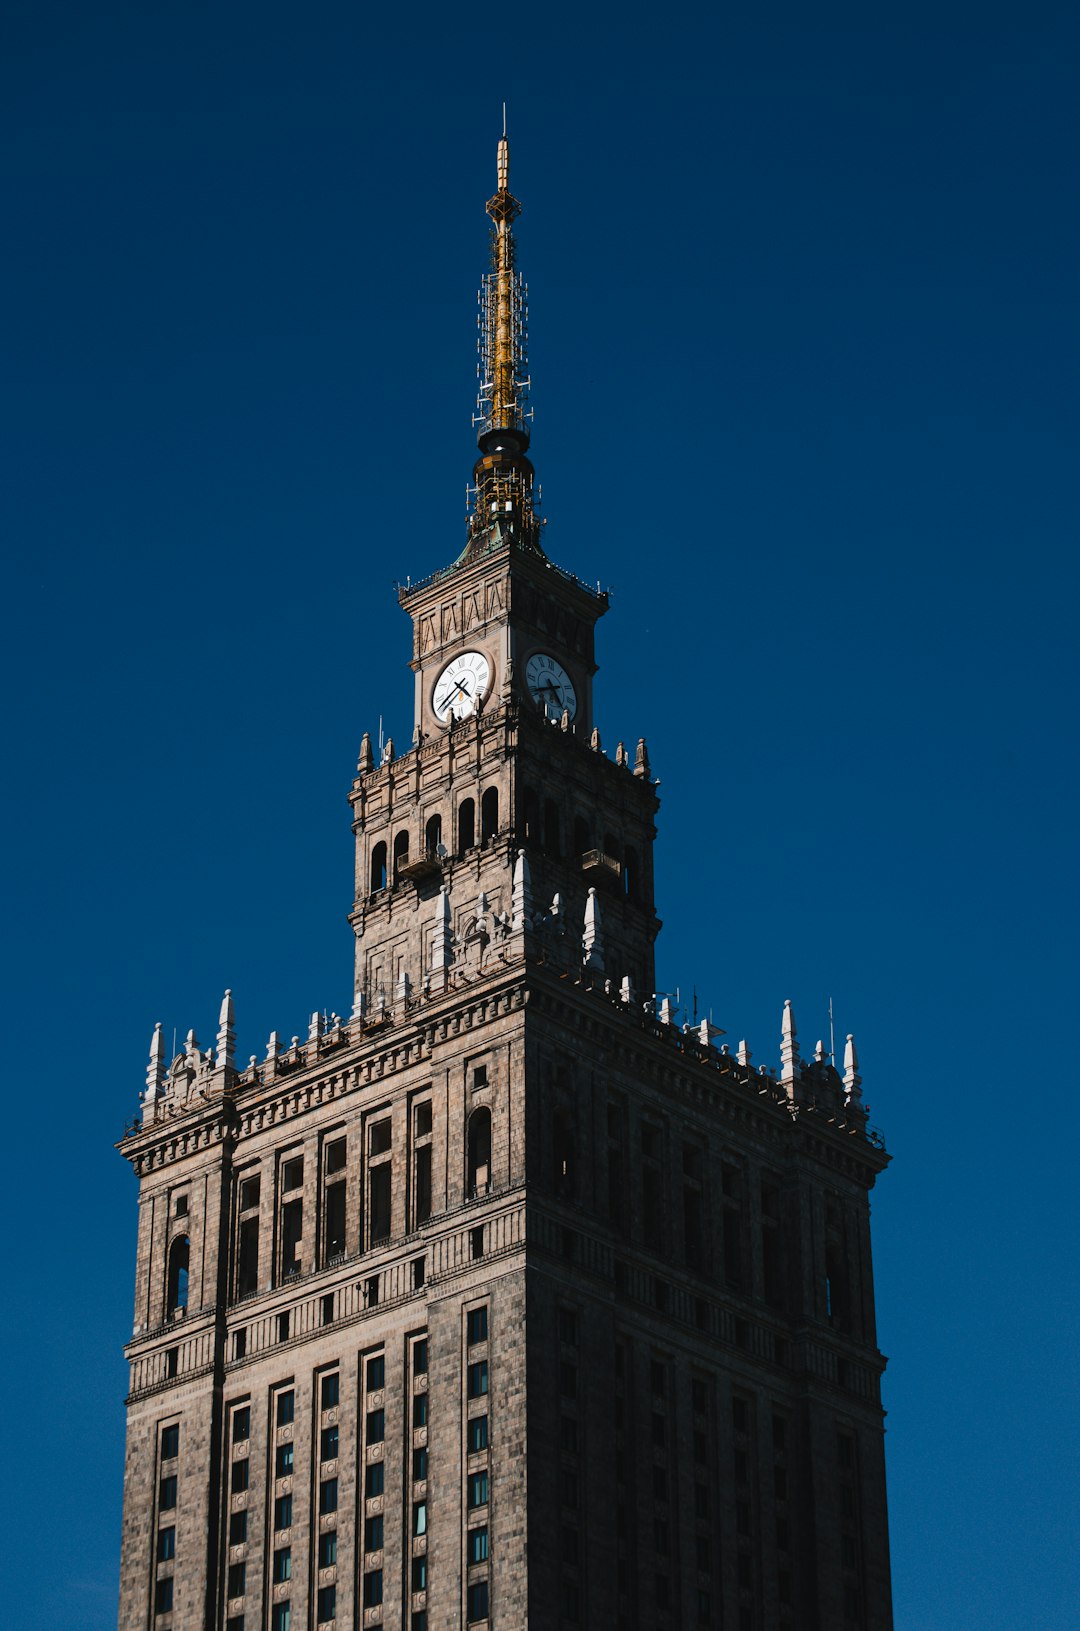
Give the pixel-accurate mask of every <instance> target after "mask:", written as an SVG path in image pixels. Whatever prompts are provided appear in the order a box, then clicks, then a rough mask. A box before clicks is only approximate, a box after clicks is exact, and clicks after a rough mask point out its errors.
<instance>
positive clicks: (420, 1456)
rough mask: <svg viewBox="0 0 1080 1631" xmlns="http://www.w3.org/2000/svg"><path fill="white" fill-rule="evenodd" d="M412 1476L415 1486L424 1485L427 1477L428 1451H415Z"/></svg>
mask: <svg viewBox="0 0 1080 1631" xmlns="http://www.w3.org/2000/svg"><path fill="white" fill-rule="evenodd" d="M412 1475H413V1483H414V1484H422V1483H423V1482H424V1480H425V1478H426V1477H427V1451H426V1450H423V1449H421V1450H414V1451H413V1453H412Z"/></svg>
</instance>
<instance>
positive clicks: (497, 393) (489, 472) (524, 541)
mask: <svg viewBox="0 0 1080 1631" xmlns="http://www.w3.org/2000/svg"><path fill="white" fill-rule="evenodd" d="M496 176H497V179H498V190H497V192H496V194H495V196H494V198H492V199H489V200H488V205H487V212H488V214H489V215H490V217H491V270H490V272H488V273H487V274H486V275H485V277H484V281H483V283H482V284H481V286H480V368H479V373H480V390H479V392H478V394H477V399H476V406H477V413H476V418H475V420H474V421H473V422H474V424H476V425H478V426H479V430H478V433H477V437H476V440H477V442H478V443H479V446H480V457H479V458H478V459H477V461H476V464H475V466H474V467H473V484H472V487H471V488H470V490H469V499H470V502H469V518H468V541H467V543H466V545H465V549H464V550H463V551H462V554H461V555H460V556H459V557H458V561H459V562H461V561H464V560H468V559H472V558H474V557H475V556H477V555H478V554H484V553H488V552H490V551H492V550H496V549H502V548H504V547H506V546H510V547H513V548H517V549H528V550H531V551H533V552H535V553H537V554H539V555H543V553H544V552H543V550H542V549H541V547H540V527H541V522H540V519H539V517H538V516H537V514H536V501H535V499H534V496H533V478H534V471H533V467H532V464H531V463H530V461H529V459H528V457H527V453H528V447H529V430H528V424H527V421H528V420H529V419H531V418H532V414H531V413H530V412H528V411H527V410H526V402H527V399H528V392H529V380H528V377H527V375H526V356H525V316H526V312H525V285H524V283H523V282H522V280H521V274H520V272H518V271H517V270H516V269H515V266H514V258H515V257H514V232H513V226H514V222H515V221H516V219H517V217H518V216H519V215H520V214H521V205H520V204H519V203H518V201H517V199H516V198H515V197H514V195H513V193H512V192H511V191H510V144H509V142H508V141H507V139H506V108H505V107H504V108H503V133H502V138H501V140H500V142H499V151H498V159H497V161H496Z"/></svg>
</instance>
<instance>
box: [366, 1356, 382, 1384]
mask: <svg viewBox="0 0 1080 1631" xmlns="http://www.w3.org/2000/svg"><path fill="white" fill-rule="evenodd" d="M385 1386H386V1360H385V1358H384V1357H383V1355H382V1354H376V1355H375V1356H374V1358H373V1359H369V1360H368V1362H367V1390H368V1392H369V1393H378V1391H379V1389H380V1388H383V1387H385Z"/></svg>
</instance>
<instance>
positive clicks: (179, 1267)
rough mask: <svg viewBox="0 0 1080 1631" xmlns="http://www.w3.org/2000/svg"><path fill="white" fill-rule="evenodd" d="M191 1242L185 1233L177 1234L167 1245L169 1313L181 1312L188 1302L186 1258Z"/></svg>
mask: <svg viewBox="0 0 1080 1631" xmlns="http://www.w3.org/2000/svg"><path fill="white" fill-rule="evenodd" d="M190 1253H191V1242H190V1241H189V1240H188V1237H187V1235H177V1237H176V1239H175V1240H174V1241H173V1243H172V1245H171V1246H170V1247H169V1306H168V1311H169V1313H170V1314H182V1313H183V1312H184V1310H185V1309H186V1307H187V1302H188V1260H189V1257H190Z"/></svg>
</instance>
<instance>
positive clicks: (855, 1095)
mask: <svg viewBox="0 0 1080 1631" xmlns="http://www.w3.org/2000/svg"><path fill="white" fill-rule="evenodd" d="M844 1103H845V1104H856V1105H861V1104H862V1077H861V1076H860V1075H859V1055H858V1054H857V1053H856V1051H855V1038H854V1036H852V1034H851V1032H850V1031H849V1032H848V1038H847V1042H846V1043H845V1044H844Z"/></svg>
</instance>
